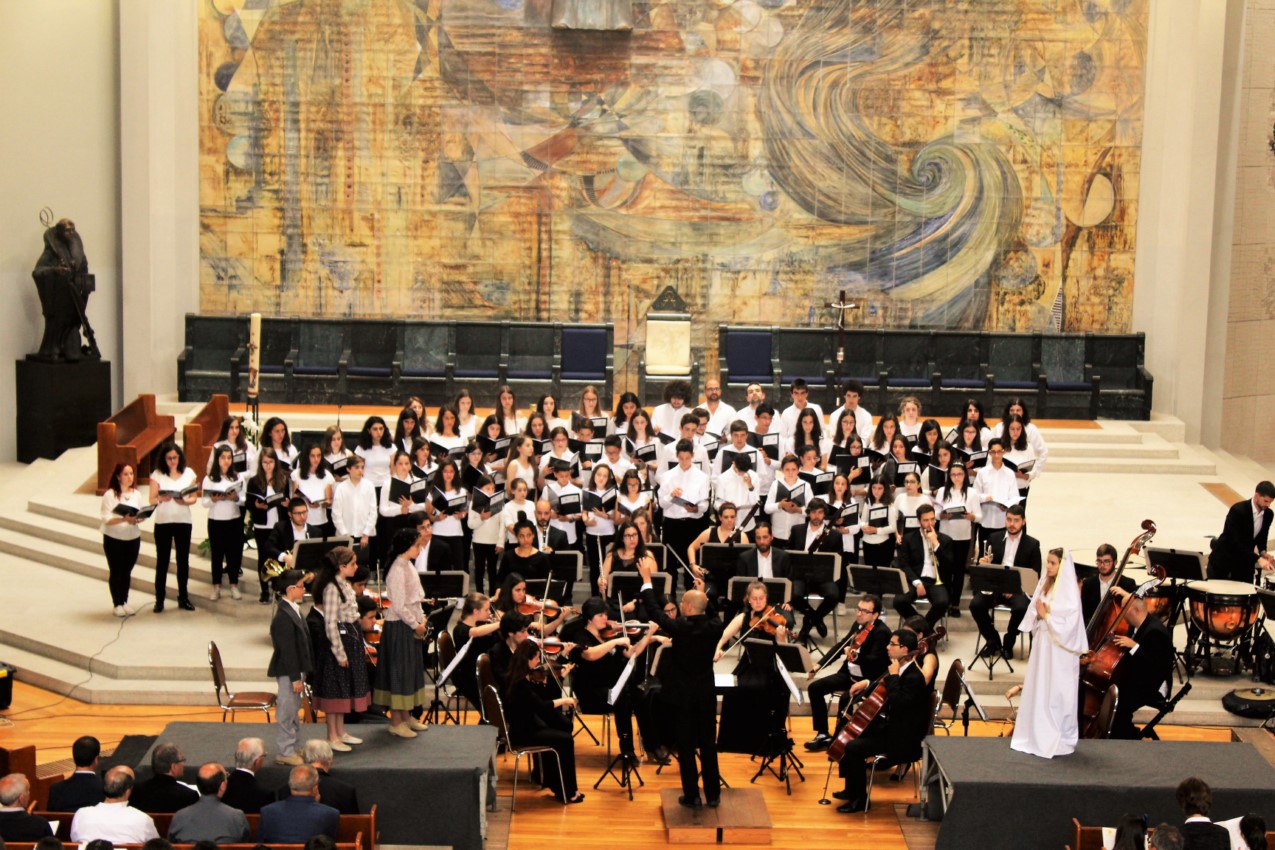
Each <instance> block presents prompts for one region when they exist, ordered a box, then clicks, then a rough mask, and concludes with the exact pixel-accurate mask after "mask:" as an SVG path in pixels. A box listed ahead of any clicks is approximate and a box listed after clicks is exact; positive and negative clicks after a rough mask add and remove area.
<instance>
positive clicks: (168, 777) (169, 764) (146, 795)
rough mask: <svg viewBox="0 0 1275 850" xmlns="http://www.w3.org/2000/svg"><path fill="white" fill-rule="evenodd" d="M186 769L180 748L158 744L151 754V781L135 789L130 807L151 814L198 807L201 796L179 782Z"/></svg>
mask: <svg viewBox="0 0 1275 850" xmlns="http://www.w3.org/2000/svg"><path fill="white" fill-rule="evenodd" d="M185 769H186V757H185V756H184V755H182V751H181V749H180V748H179V747H178V746H177V745H176V744H174V743H172V742H171V741H164V742H162V743H160V744H156V746H155V749H153V750H151V774H152V775H151V778H150V779H148V780H146V781H145V782H143V783H141V784H140V785H138V786H137V787H136V788H134V789H133V796H132V797H130V798H129V803H130V804H132V806H133V808H135V809H141V810H142V811H143V812H149V813H151V814H158V813H160V812H164V813H167V812H176V811H178V810H180V809H184V808H186V807H187V806H189V805H192V804H194V803H195V802H196V801H197V800H199V794H198V793H197V792H195V791H192V790H191V789H190V788H189V787H188V786H186V785H183V784H182V783H181V782H180V781H179V780H180V779H181V778H182V776H183V775H184V773H185Z"/></svg>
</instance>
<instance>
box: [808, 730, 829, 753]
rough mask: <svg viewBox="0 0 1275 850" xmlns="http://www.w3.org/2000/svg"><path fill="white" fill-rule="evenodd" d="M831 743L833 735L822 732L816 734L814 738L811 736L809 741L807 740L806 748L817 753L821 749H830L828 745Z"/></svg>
mask: <svg viewBox="0 0 1275 850" xmlns="http://www.w3.org/2000/svg"><path fill="white" fill-rule="evenodd" d="M831 743H832V736H831V735H828V734H826V733H824V732H820V733H819V734H818V735H815V736H814V737H813V738H811V739H810V740H809V741H807V742H806V749H807V750H809V751H810V752H812V753H817V752H819V751H820V750H826V749H828V746H829V745H830V744H831Z"/></svg>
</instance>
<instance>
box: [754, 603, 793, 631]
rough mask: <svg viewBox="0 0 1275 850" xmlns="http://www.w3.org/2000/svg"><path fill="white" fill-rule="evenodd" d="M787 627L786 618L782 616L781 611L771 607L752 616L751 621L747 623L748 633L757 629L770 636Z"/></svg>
mask: <svg viewBox="0 0 1275 850" xmlns="http://www.w3.org/2000/svg"><path fill="white" fill-rule="evenodd" d="M787 627H788V618H787V617H785V616H784V612H783V611H780V610H779V609H778V608H776V607H775V606H773V605H772V606H770V608H768V609H767V610H765V611H763V612H762V613H760V614H753V616H752V619H751V620H749V621H748V630H749V631H750V632H751V631H753V630H755V629H758V630H761V631H763V632H765V633H766V634H768V635H771V636H774V635H775V634H777V633H778V632H779V630H780V629H781V628H787Z"/></svg>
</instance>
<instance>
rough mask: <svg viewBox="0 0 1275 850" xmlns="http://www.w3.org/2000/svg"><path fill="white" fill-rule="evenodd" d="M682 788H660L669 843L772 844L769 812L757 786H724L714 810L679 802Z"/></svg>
mask: <svg viewBox="0 0 1275 850" xmlns="http://www.w3.org/2000/svg"><path fill="white" fill-rule="evenodd" d="M681 794H682V792H681V789H680V788H665V789H664V790H662V791H660V805H661V807H662V808H663V809H664V828H665V829H666V830H667V831H668V843H669V844H714V843H716V844H769V843H770V829H771V825H770V812H769V811H768V810H767V809H766V798H765V796H764V795H763V794H762V792H761V791H759V790H758V789H756V788H723V789H722V804H721V805H720V806H718V807H717V808H715V809H710V808H708V807H707V806H705V807H704V808H702V809H688V808H686V807H685V806H683V805H681V804H680V803H678V802H677V798H678V797H680V796H681Z"/></svg>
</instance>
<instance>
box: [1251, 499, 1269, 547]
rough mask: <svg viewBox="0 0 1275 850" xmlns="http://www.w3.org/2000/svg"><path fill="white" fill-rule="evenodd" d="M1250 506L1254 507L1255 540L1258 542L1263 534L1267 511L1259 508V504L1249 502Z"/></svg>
mask: <svg viewBox="0 0 1275 850" xmlns="http://www.w3.org/2000/svg"><path fill="white" fill-rule="evenodd" d="M1249 504H1250V505H1251V506H1252V507H1253V539H1254V540H1256V539H1257V538H1258V537H1259V536H1260V535H1261V533H1262V519H1263V518H1264V516H1265V514H1266V511H1265V510H1263V509H1262V508H1261V507H1259V506H1258V504H1257V502H1254V501H1252V500H1251V499H1250V500H1249Z"/></svg>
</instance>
